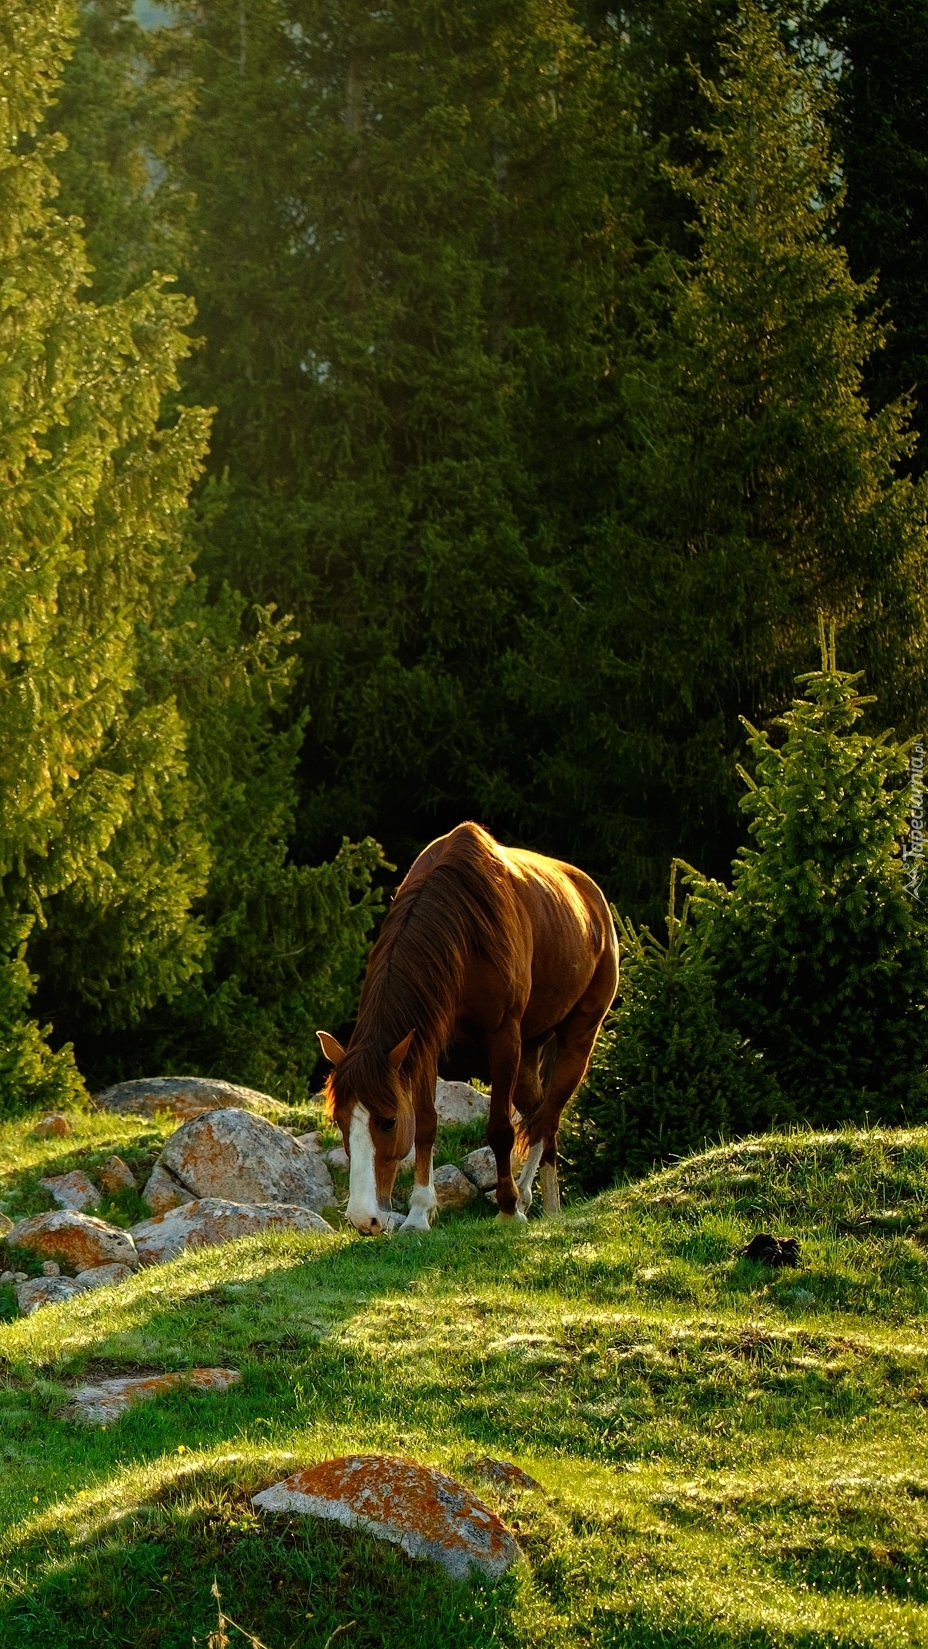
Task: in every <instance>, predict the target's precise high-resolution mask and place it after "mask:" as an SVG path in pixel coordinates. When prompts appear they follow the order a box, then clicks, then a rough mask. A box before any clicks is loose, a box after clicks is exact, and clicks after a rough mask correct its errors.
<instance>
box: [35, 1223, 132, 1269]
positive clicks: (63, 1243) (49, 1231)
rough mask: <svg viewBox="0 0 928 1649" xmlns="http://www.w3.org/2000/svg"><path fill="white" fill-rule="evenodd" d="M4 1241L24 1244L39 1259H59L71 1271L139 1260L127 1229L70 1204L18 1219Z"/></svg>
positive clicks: (126, 1263) (128, 1263) (130, 1264)
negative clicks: (48, 1212) (28, 1217)
mask: <svg viewBox="0 0 928 1649" xmlns="http://www.w3.org/2000/svg"><path fill="white" fill-rule="evenodd" d="M3 1240H4V1242H6V1244H7V1245H8V1247H10V1248H25V1249H28V1250H29V1252H30V1253H32V1254H38V1255H40V1257H41V1258H42V1259H47V1260H60V1261H61V1262H62V1264H64V1265H68V1266H71V1267H72V1269H73V1270H74V1271H90V1270H91V1269H92V1268H93V1267H95V1266H98V1265H128V1266H135V1265H138V1263H139V1257H138V1254H137V1253H136V1251H135V1244H134V1243H133V1241H132V1238H131V1237H130V1236H129V1234H128V1232H126V1231H120V1230H119V1228H118V1226H115V1225H107V1223H106V1221H105V1220H98V1219H95V1218H94V1216H93V1215H92V1214H79V1213H76V1212H74V1211H73V1210H72V1209H70V1208H60V1209H59V1208H56V1209H53V1210H52V1212H51V1213H50V1214H34V1215H33V1217H32V1218H31V1219H28V1220H20V1222H19V1224H18V1225H14V1227H13V1229H12V1231H8V1232H7V1234H6V1236H5V1238H4V1239H3Z"/></svg>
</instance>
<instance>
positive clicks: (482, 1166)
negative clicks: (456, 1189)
mask: <svg viewBox="0 0 928 1649" xmlns="http://www.w3.org/2000/svg"><path fill="white" fill-rule="evenodd" d="M458 1167H459V1168H460V1170H461V1173H462V1174H466V1175H467V1177H468V1179H469V1180H470V1182H471V1184H472V1185H476V1187H477V1190H478V1191H492V1190H493V1188H494V1187H495V1185H496V1156H495V1153H494V1152H493V1151H492V1150H491V1149H490V1147H489V1145H479V1146H478V1147H477V1150H476V1151H469V1152H468V1154H467V1156H466V1157H462V1158H461V1160H460V1162H459V1163H458Z"/></svg>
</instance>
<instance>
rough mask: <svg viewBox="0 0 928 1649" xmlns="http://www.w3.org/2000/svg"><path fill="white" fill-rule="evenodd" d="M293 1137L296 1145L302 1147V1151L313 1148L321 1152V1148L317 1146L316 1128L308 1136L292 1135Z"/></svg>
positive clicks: (317, 1132) (317, 1133)
mask: <svg viewBox="0 0 928 1649" xmlns="http://www.w3.org/2000/svg"><path fill="white" fill-rule="evenodd" d="M293 1137H294V1139H295V1140H296V1143H297V1145H302V1147H303V1149H304V1151H306V1150H310V1151H311V1150H312V1149H313V1147H314V1146H315V1147H316V1149H317V1150H319V1151H321V1150H322V1146H321V1145H320V1144H319V1129H318V1128H314V1129H313V1130H312V1133H310V1134H294V1136H293Z"/></svg>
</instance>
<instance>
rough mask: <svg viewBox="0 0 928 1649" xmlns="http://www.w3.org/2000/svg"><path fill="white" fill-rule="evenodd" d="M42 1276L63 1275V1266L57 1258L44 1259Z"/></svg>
mask: <svg viewBox="0 0 928 1649" xmlns="http://www.w3.org/2000/svg"><path fill="white" fill-rule="evenodd" d="M42 1276H43V1277H60V1276H61V1266H60V1265H59V1264H58V1261H57V1260H43V1261H42ZM85 1276H86V1272H85Z"/></svg>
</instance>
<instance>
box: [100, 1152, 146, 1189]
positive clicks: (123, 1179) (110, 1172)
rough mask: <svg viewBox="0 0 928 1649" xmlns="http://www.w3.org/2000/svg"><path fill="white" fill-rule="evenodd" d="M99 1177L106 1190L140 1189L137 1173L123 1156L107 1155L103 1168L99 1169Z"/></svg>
mask: <svg viewBox="0 0 928 1649" xmlns="http://www.w3.org/2000/svg"><path fill="white" fill-rule="evenodd" d="M97 1179H98V1180H99V1181H100V1184H101V1185H102V1187H103V1189H104V1191H109V1192H110V1193H112V1192H114V1191H136V1190H137V1189H138V1186H137V1183H136V1178H135V1175H134V1174H133V1172H132V1169H131V1168H130V1167H129V1164H128V1163H127V1162H123V1160H122V1157H107V1159H106V1162H105V1163H104V1164H103V1167H102V1168H98V1169H97Z"/></svg>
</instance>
